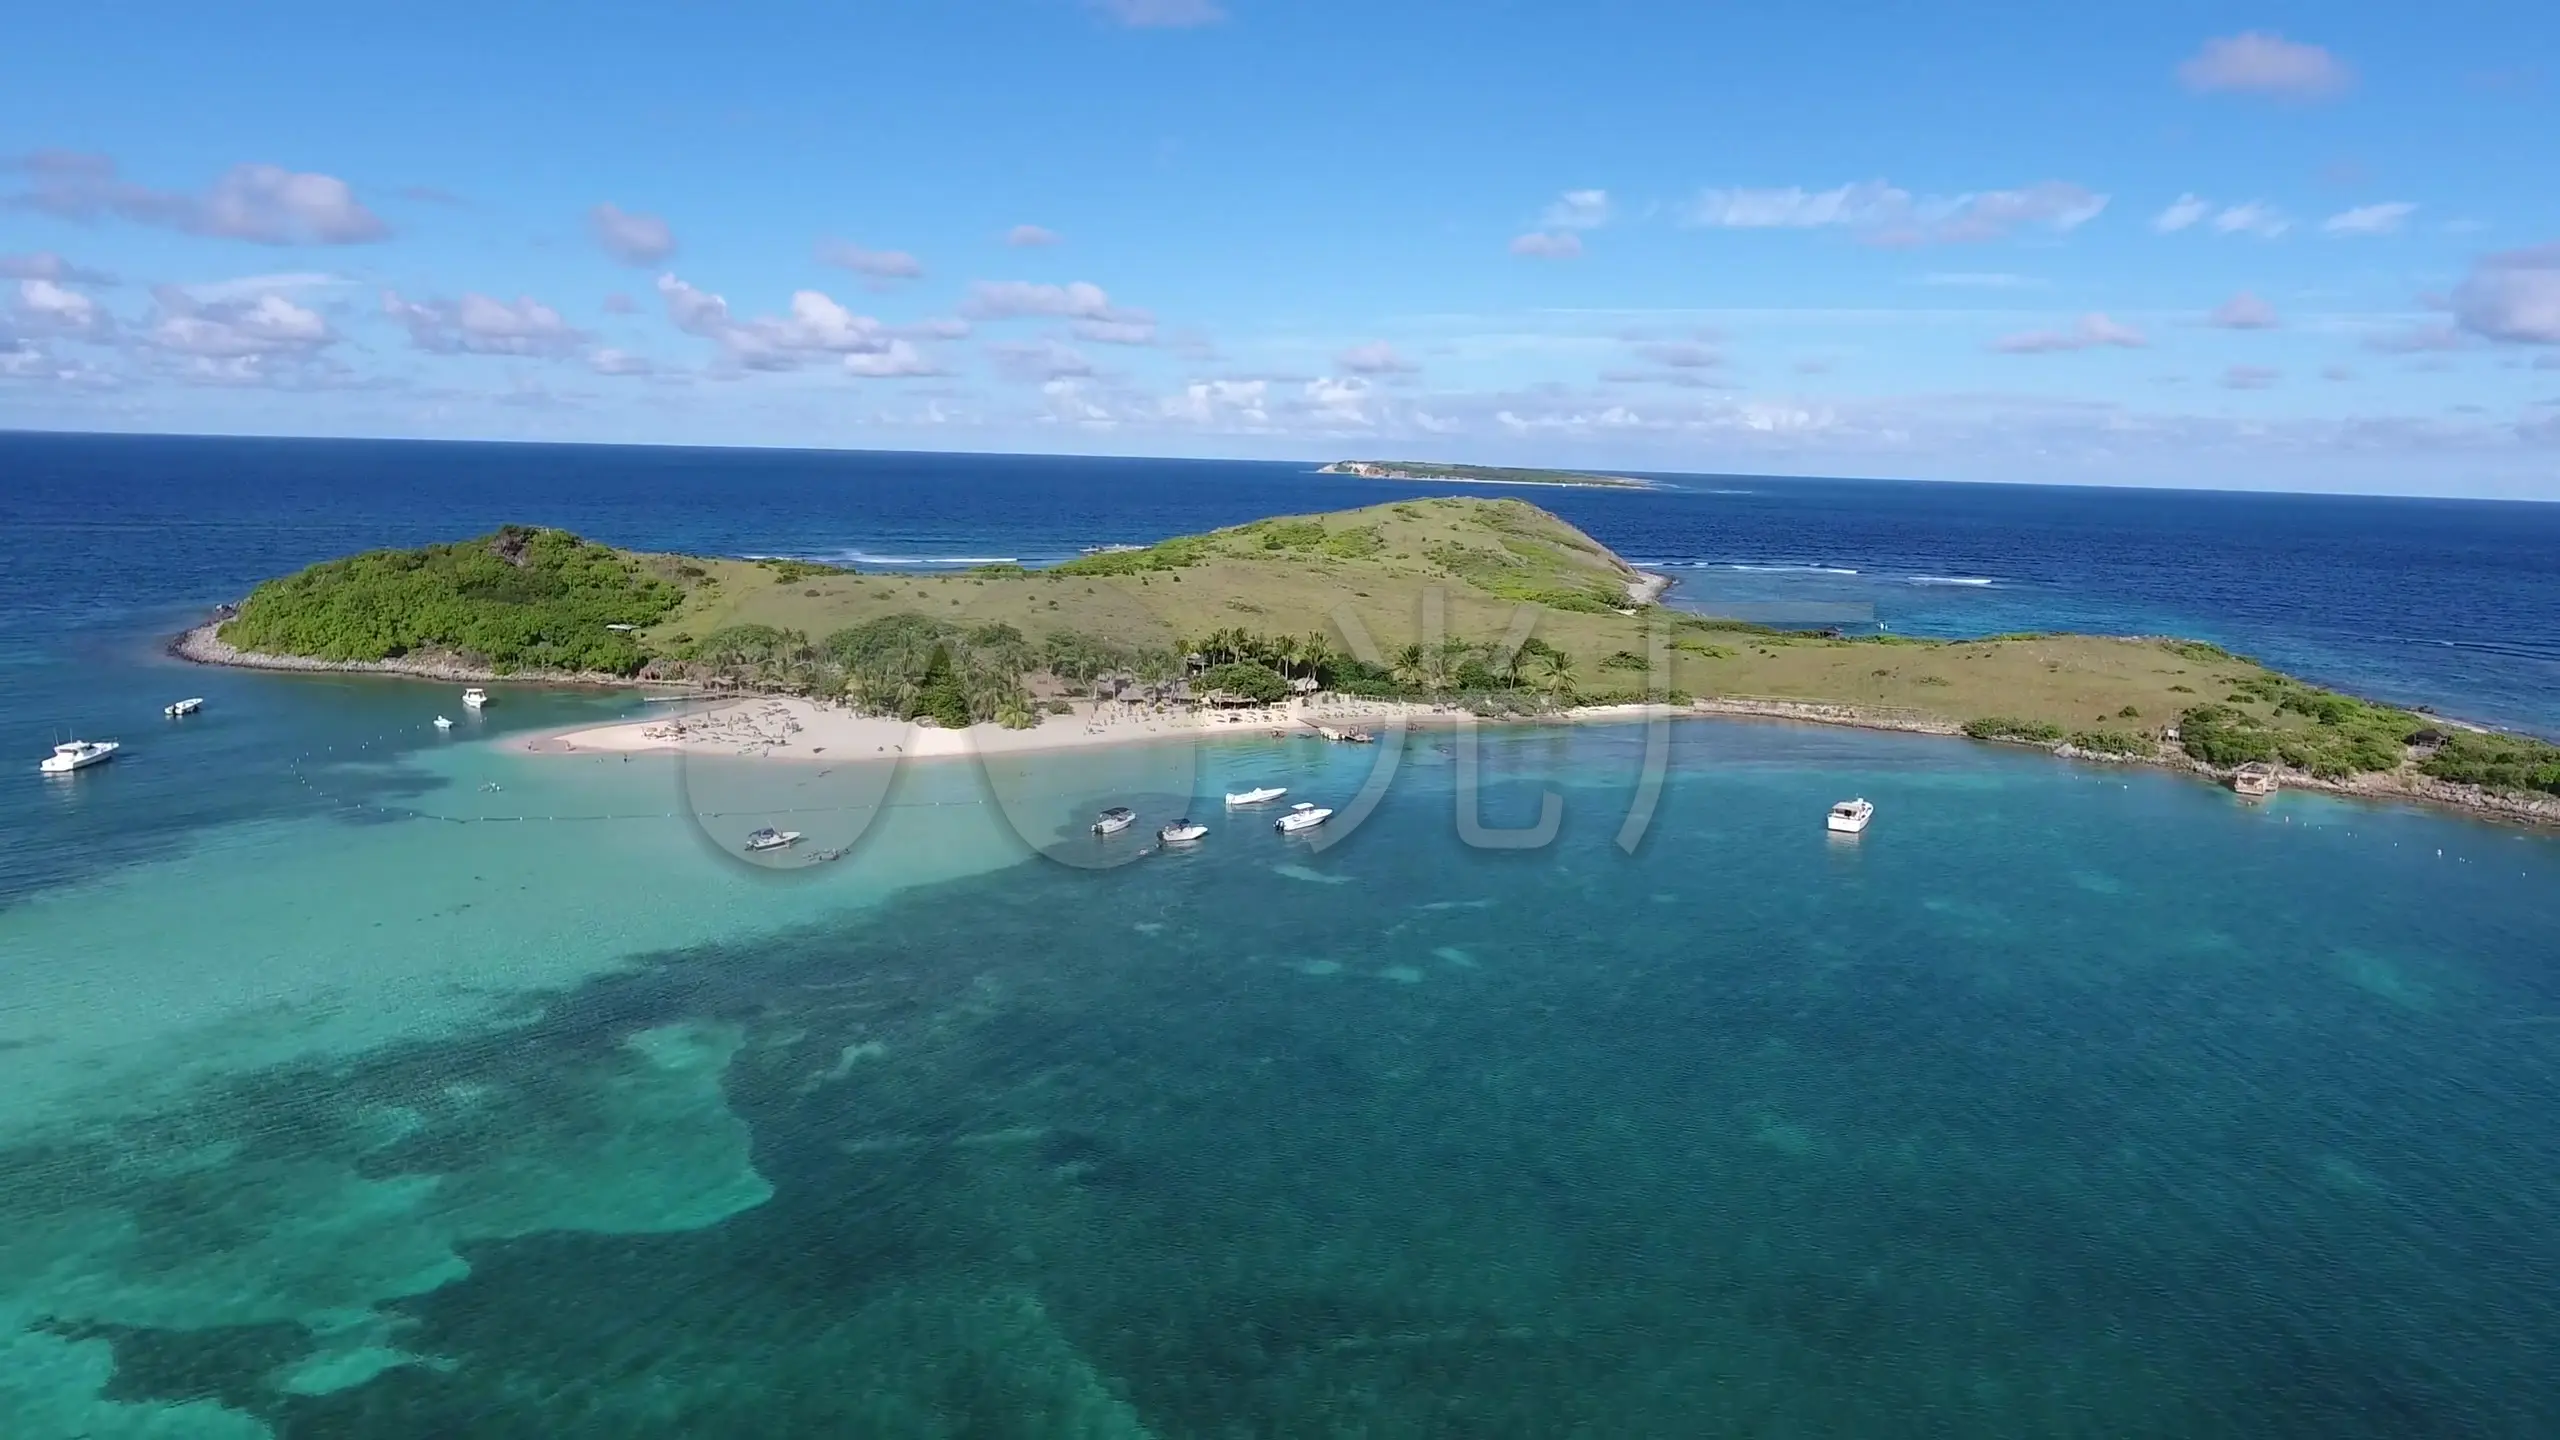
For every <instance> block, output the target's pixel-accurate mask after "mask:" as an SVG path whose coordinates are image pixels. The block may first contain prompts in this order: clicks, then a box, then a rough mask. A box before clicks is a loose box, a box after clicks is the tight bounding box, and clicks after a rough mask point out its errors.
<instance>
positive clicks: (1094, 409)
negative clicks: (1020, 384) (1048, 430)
mask: <svg viewBox="0 0 2560 1440" xmlns="http://www.w3.org/2000/svg"><path fill="white" fill-rule="evenodd" d="M1040 400H1041V404H1042V407H1043V408H1044V409H1045V410H1046V411H1047V415H1046V418H1047V419H1050V420H1053V421H1062V422H1064V423H1066V424H1069V425H1074V426H1078V427H1080V428H1083V429H1087V430H1109V429H1113V428H1115V427H1117V426H1118V425H1119V423H1120V417H1119V416H1117V415H1115V414H1113V413H1112V412H1111V410H1110V408H1109V407H1107V406H1105V405H1103V404H1101V403H1100V402H1098V401H1097V400H1096V399H1095V398H1094V396H1093V392H1092V391H1091V390H1090V389H1089V388H1088V385H1087V382H1085V381H1083V380H1052V381H1050V382H1049V383H1047V384H1046V385H1043V386H1041V387H1040Z"/></svg>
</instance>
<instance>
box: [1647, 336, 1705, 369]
mask: <svg viewBox="0 0 2560 1440" xmlns="http://www.w3.org/2000/svg"><path fill="white" fill-rule="evenodd" d="M1633 348H1634V350H1635V352H1636V353H1637V354H1638V355H1641V356H1643V357H1644V358H1646V359H1647V360H1650V361H1652V362H1653V363H1654V364H1656V365H1667V366H1670V367H1671V368H1673V369H1675V370H1711V369H1714V368H1715V367H1716V366H1719V365H1722V364H1723V363H1724V356H1723V355H1721V354H1719V353H1717V351H1716V350H1715V348H1714V347H1713V346H1709V345H1700V344H1696V343H1694V342H1691V341H1685V340H1649V341H1645V342H1642V343H1640V344H1637V345H1636V346H1634V347H1633Z"/></svg>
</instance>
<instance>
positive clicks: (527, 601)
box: [222, 525, 683, 675]
mask: <svg viewBox="0 0 2560 1440" xmlns="http://www.w3.org/2000/svg"><path fill="white" fill-rule="evenodd" d="M682 598H683V595H682V592H681V591H680V590H679V589H678V588H677V587H676V586H675V585H674V584H672V583H670V582H668V581H666V580H663V579H660V578H659V577H658V576H656V575H654V574H652V573H650V571H649V570H648V569H647V568H646V567H645V566H644V565H643V564H642V563H641V562H640V561H639V560H636V559H634V558H632V557H630V556H627V555H624V554H622V553H621V552H619V551H616V550H613V549H610V548H608V547H606V546H603V545H595V544H590V543H588V542H587V541H584V540H581V539H579V538H578V537H577V536H575V535H572V534H570V533H568V532H567V531H565V530H537V529H533V528H530V527H527V526H521V525H510V526H507V527H506V528H504V529H502V530H499V531H497V532H496V533H494V534H491V535H484V536H482V537H480V538H479V539H476V540H465V541H461V542H459V543H456V544H450V545H429V546H426V547H424V548H422V549H417V550H371V551H367V552H365V553H364V554H362V555H354V556H350V557H348V558H346V559H344V560H332V561H328V562H326V563H324V564H320V565H314V566H312V567H310V568H309V569H306V570H302V571H299V572H297V573H295V574H292V575H288V576H285V577H284V578H283V579H280V580H270V581H268V582H267V583H265V584H263V585H260V586H259V587H258V588H257V589H256V590H253V591H251V592H250V594H249V598H248V599H247V600H245V601H243V602H242V603H241V606H240V613H239V615H238V616H236V617H234V618H233V619H231V620H230V621H228V622H226V623H225V624H224V625H223V627H222V638H223V640H224V641H226V642H228V643H229V644H232V645H235V646H238V647H239V648H241V649H243V650H253V651H261V652H264V653H268V654H275V655H304V656H310V657H313V658H316V659H322V660H397V659H403V658H409V657H417V656H434V655H450V656H453V657H455V658H458V659H460V660H462V661H464V662H466V663H470V664H475V665H483V666H486V667H487V668H489V669H491V670H493V671H497V672H498V673H501V674H505V673H509V672H513V671H519V670H565V671H592V672H602V673H606V674H613V675H629V674H632V673H634V672H636V671H638V670H639V668H640V667H641V665H642V664H643V663H645V662H646V660H647V659H648V656H647V654H646V653H645V652H644V651H643V650H642V648H641V646H640V644H639V642H638V641H637V640H635V639H634V638H633V637H632V636H631V634H630V633H628V632H627V631H618V630H612V629H608V628H607V627H608V626H611V625H626V626H632V627H640V626H646V625H650V624H654V623H656V622H657V621H658V620H659V619H660V618H662V617H664V616H665V615H666V614H667V613H668V612H670V611H672V610H673V609H674V608H675V607H676V605H677V603H678V602H679V601H680V600H681V599H682Z"/></svg>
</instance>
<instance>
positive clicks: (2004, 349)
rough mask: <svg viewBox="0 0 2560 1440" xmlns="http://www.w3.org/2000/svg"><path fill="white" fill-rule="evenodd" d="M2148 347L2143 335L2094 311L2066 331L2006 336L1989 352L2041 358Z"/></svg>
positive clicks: (2046, 331) (1996, 341) (2043, 331)
mask: <svg viewBox="0 0 2560 1440" xmlns="http://www.w3.org/2000/svg"><path fill="white" fill-rule="evenodd" d="M2149 343H2151V342H2150V341H2149V340H2148V339H2146V338H2144V336H2143V333H2142V332H2141V331H2139V330H2136V329H2134V328H2133V327H2132V326H2129V325H2119V324H2117V323H2116V322H2115V321H2113V320H2110V319H2108V318H2107V317H2106V316H2105V315H2103V314H2100V313H2098V312H2096V311H2091V312H2090V313H2088V314H2086V315H2083V316H2081V317H2080V319H2079V320H2078V321H2077V322H2076V323H2074V324H2073V325H2072V326H2071V328H2070V329H2068V330H2030V331H2027V332H2025V333H2023V334H2018V335H2007V336H2003V337H2001V338H2000V339H1998V340H1995V341H1993V342H1992V344H1991V348H1992V349H1994V350H1997V351H2000V352H2001V353H2003V354H2007V355H2044V354H2051V353H2054V352H2057V351H2066V350H2090V349H2095V348H2097V347H2100V346H2115V347H2118V348H2121V349H2127V350H2138V349H2140V348H2141V347H2143V346H2145V345H2148V344H2149Z"/></svg>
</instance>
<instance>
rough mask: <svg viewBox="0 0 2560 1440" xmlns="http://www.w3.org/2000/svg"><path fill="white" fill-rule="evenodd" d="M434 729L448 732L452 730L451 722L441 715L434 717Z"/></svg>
mask: <svg viewBox="0 0 2560 1440" xmlns="http://www.w3.org/2000/svg"><path fill="white" fill-rule="evenodd" d="M436 728H437V729H439V730H450V729H452V728H453V722H452V721H450V720H448V719H446V718H445V717H443V716H442V715H439V716H437V717H436Z"/></svg>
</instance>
